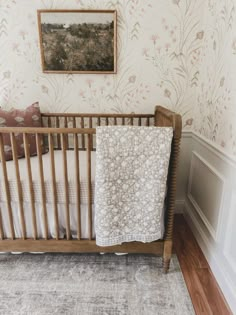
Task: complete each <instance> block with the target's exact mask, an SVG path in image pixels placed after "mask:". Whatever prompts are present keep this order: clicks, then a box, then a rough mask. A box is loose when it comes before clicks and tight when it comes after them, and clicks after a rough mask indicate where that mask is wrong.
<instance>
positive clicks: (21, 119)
mask: <svg viewBox="0 0 236 315" xmlns="http://www.w3.org/2000/svg"><path fill="white" fill-rule="evenodd" d="M41 126H42V120H41V113H40V109H39V104H38V102H37V103H34V104H32V105H31V106H29V107H27V108H26V109H25V110H19V109H11V110H10V111H5V110H3V109H1V108H0V127H41ZM15 136H16V138H15V139H16V146H17V155H18V158H21V157H24V156H25V153H24V143H23V134H15ZM28 139H29V151H30V155H31V156H33V155H36V154H37V150H36V141H35V135H34V134H30V135H29V137H28ZM3 143H4V152H5V159H6V161H9V160H12V158H13V157H12V147H11V140H10V135H9V134H3Z"/></svg>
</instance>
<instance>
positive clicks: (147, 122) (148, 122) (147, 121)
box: [146, 117, 150, 127]
mask: <svg viewBox="0 0 236 315" xmlns="http://www.w3.org/2000/svg"><path fill="white" fill-rule="evenodd" d="M146 126H147V127H149V126H150V119H149V118H148V117H147V120H146Z"/></svg>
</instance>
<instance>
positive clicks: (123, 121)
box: [122, 117, 125, 126]
mask: <svg viewBox="0 0 236 315" xmlns="http://www.w3.org/2000/svg"><path fill="white" fill-rule="evenodd" d="M124 125H125V117H122V126H124Z"/></svg>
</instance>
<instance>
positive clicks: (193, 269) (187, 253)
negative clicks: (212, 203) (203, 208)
mask: <svg viewBox="0 0 236 315" xmlns="http://www.w3.org/2000/svg"><path fill="white" fill-rule="evenodd" d="M174 251H175V253H176V255H177V257H178V259H179V263H180V266H181V269H182V272H183V275H184V279H185V282H186V285H187V288H188V290H189V294H190V296H191V299H192V303H193V306H194V309H195V312H196V315H203V314H204V315H232V312H231V311H230V308H229V306H228V305H227V303H226V301H225V298H224V296H223V294H222V292H221V290H220V288H219V286H218V284H217V282H216V280H215V278H214V276H213V274H212V272H211V269H210V267H209V265H208V262H207V260H206V258H205V257H204V255H203V253H202V251H201V249H200V247H199V246H198V244H197V241H196V240H195V238H194V236H193V233H192V232H191V230H190V228H189V227H188V225H187V223H186V221H185V219H184V216H183V215H181V214H177V215H176V216H175V225H174Z"/></svg>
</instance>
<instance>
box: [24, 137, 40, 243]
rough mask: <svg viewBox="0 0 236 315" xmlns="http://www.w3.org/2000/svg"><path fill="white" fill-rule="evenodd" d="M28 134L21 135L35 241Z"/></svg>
mask: <svg viewBox="0 0 236 315" xmlns="http://www.w3.org/2000/svg"><path fill="white" fill-rule="evenodd" d="M28 136H29V135H28V134H26V133H24V134H23V141H24V150H25V160H26V165H27V174H28V176H27V177H28V185H29V193H30V205H31V211H32V225H33V235H34V239H35V240H36V239H37V235H38V232H37V221H36V210H35V198H34V187H33V180H32V170H31V163H30V153H29V140H28Z"/></svg>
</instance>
